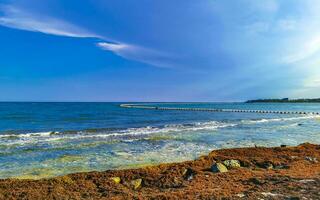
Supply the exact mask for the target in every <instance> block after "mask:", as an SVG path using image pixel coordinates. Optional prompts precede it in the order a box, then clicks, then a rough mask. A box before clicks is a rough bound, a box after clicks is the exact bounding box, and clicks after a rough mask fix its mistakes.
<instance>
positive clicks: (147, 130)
mask: <svg viewBox="0 0 320 200" xmlns="http://www.w3.org/2000/svg"><path fill="white" fill-rule="evenodd" d="M236 125H237V124H232V123H224V122H218V121H209V122H196V123H190V124H171V125H165V126H161V127H152V126H146V127H140V128H128V129H122V130H117V131H111V130H110V129H101V130H100V131H98V130H99V129H97V131H94V132H92V131H91V130H88V131H87V130H83V131H66V132H54V131H51V132H38V133H25V134H4V135H0V141H1V140H6V141H8V140H9V141H10V142H9V143H10V144H13V143H18V144H19V143H30V142H49V141H55V140H61V139H66V140H76V139H90V138H92V139H94V138H104V139H131V138H135V137H143V136H146V135H152V134H161V133H163V134H165V133H177V132H191V131H201V130H203V131H204V130H207V131H208V130H216V129H219V128H226V127H232V126H236ZM1 143H2V144H6V143H5V142H1Z"/></svg>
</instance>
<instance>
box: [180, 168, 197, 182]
mask: <svg viewBox="0 0 320 200" xmlns="http://www.w3.org/2000/svg"><path fill="white" fill-rule="evenodd" d="M182 174H183V176H184V179H186V180H188V181H190V180H192V179H193V177H194V175H195V172H194V171H193V170H192V169H190V168H188V169H184V171H183V173H182Z"/></svg>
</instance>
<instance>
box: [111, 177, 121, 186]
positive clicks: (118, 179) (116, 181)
mask: <svg viewBox="0 0 320 200" xmlns="http://www.w3.org/2000/svg"><path fill="white" fill-rule="evenodd" d="M111 179H112V180H113V181H114V182H115V183H116V184H119V183H120V182H121V178H120V177H112V178H111Z"/></svg>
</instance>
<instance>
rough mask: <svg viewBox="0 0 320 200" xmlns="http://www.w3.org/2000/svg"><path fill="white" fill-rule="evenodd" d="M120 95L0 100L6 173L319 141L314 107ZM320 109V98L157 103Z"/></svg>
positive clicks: (137, 163)
mask: <svg viewBox="0 0 320 200" xmlns="http://www.w3.org/2000/svg"><path fill="white" fill-rule="evenodd" d="M119 105H120V103H0V178H35V179H37V178H46V177H54V176H59V175H64V174H68V173H75V172H86V171H103V170H107V169H124V168H135V167H141V166H148V165H154V164H158V163H163V162H179V161H185V160H190V159H195V158H197V157H198V156H200V155H203V154H207V153H208V152H210V151H212V150H214V149H220V148H233V147H251V146H254V145H258V146H279V145H281V144H286V145H297V144H300V143H303V142H311V143H317V144H320V118H319V117H317V116H314V115H279V114H258V113H223V112H221V113H215V112H193V111H174V110H169V111H167V110H147V109H135V108H122V107H120V106H119ZM150 105H156V106H166V107H170V106H172V107H199V108H222V109H231V108H232V109H250V110H279V111H310V112H320V104H302V103H301V104H300V103H299V104H298V103H296V104H284V103H281V104H277V103H263V104H262V103H259V104H245V103H166V104H163V103H152V104H150Z"/></svg>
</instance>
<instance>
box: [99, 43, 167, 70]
mask: <svg viewBox="0 0 320 200" xmlns="http://www.w3.org/2000/svg"><path fill="white" fill-rule="evenodd" d="M97 46H98V47H100V48H101V49H103V50H107V51H112V52H113V53H115V54H116V55H118V56H121V57H124V58H127V59H130V60H135V61H139V62H143V63H147V64H150V65H153V66H157V67H169V66H172V64H171V63H170V62H168V60H170V56H168V55H166V54H164V53H162V52H159V51H155V50H152V49H148V48H144V47H139V46H136V45H129V44H117V43H107V42H98V43H97Z"/></svg>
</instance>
